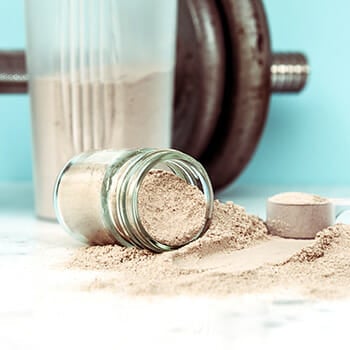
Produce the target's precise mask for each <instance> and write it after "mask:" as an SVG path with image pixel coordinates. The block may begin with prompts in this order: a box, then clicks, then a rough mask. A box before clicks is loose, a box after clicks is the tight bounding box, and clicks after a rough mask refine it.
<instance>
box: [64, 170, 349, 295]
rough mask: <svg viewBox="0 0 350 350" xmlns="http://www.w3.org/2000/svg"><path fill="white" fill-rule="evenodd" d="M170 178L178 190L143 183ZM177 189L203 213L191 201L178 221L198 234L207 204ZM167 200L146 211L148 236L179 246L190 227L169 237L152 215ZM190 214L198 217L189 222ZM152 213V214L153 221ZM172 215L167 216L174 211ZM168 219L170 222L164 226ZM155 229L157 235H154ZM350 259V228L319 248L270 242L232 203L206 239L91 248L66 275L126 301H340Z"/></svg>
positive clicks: (330, 231) (319, 240) (321, 240)
mask: <svg viewBox="0 0 350 350" xmlns="http://www.w3.org/2000/svg"><path fill="white" fill-rule="evenodd" d="M164 177H168V179H169V181H170V182H172V181H174V182H177V180H176V181H175V179H173V178H172V176H171V175H168V174H164V172H163V173H162V172H159V171H156V172H154V173H153V179H152V178H149V179H148V180H149V181H151V183H150V182H147V181H146V182H145V184H144V189H147V188H148V189H150V187H149V186H151V187H152V186H153V184H152V182H153V181H154V179H155V178H156V179H157V181H158V180H159V181H161V178H164ZM146 179H147V178H146ZM169 186H174V185H169ZM177 186H179V188H182V194H181V196H180V197H179V198H181V200H182V201H183V202H186V200H187V199H186V198H184V197H186V196H187V195H188V196H189V197H191V198H193V199H194V201H195V203H197V204H196V205H197V206H198V207H200V208H201V209H198V211H197V212H196V209H194V208H193V207H192V208H191V202H190V201H188V202H187V203H186V205H185V207H187V209H185V210H183V209H181V208H178V210H179V212H178V213H177V214H175V218H176V216H178V217H177V219H179V218H181V217H186V218H187V220H188V222H189V223H191V225H190V226H192V227H195V226H196V223H198V224H199V223H200V220H198V221H196V220H197V219H198V217H200V215H199V214H202V212H201V210H203V202H202V200H201V199H200V196H197V195H198V193H196V190H194V189H193V188H188V187H192V186H190V185H188V184H186V183H181V182H178V183H177ZM182 186H183V187H182ZM186 186H187V188H186ZM172 188H174V187H172ZM163 189H164V187H163ZM146 192H147V191H145V192H142V191H141V192H140V197H141V198H140V199H139V200H140V208H139V209H141V206H142V205H143V204H142V205H141V203H145V202H144V201H147V199H148V198H149V197H148V195H149V194H147V193H146ZM163 195H164V194H162V191H160V190H159V192H158V193H156V194H154V196H155V197H154V198H158V199H159V200H160V203H158V204H157V205H156V206H152V207H146V209H145V210H144V211H143V215H145V217H147V220H150V221H147V224H146V222H145V226H146V225H150V226H148V229H149V230H150V231H152V230H153V231H152V233H153V234H154V235H155V236H157V237H159V239H167V237H170V238H171V237H172V238H175V239H176V240H178V239H180V240H181V239H182V238H183V237H187V236H186V234H185V235H182V236H181V234H180V233H182V232H191V230H187V229H186V230H183V231H182V230H181V229H180V228H181V226H182V225H183V224H184V226H185V227H186V225H188V222H187V223H183V222H180V227H179V228H176V229H174V228H173V227H172V228H171V232H170V233H171V234H169V235H168V236H167V235H164V233H165V232H166V230H164V228H165V226H162V225H159V223H158V222H154V221H153V220H155V219H154V218H151V216H152V215H151V214H152V211H153V210H156V208H161V207H162V206H163V204H162V203H161V202H162V200H161V198H163V200H164V198H165V197H163ZM143 196H144V198H142V197H143ZM152 196H153V194H152ZM156 202H157V201H156ZM170 202H171V201H170ZM153 205H154V204H153ZM172 205H174V203H173V204H172ZM192 209H194V212H195V215H194V217H192V216H191V210H192ZM147 210H150V211H149V212H148V213H147ZM169 210H170V211H169V212H168V214H169V213H170V212H171V210H172V208H169ZM140 211H141V210H140ZM164 218H166V216H165V217H163V218H162V219H161V221H162V220H164ZM175 218H174V220H175ZM145 221H146V220H145ZM152 225H155V226H157V227H158V228H156V229H154V228H153V227H152ZM171 225H173V223H171ZM160 227H161V228H162V229H161V230H159V228H160ZM178 229H180V230H179V231H177V230H178ZM179 232H180V233H179ZM349 257H350V226H347V225H342V224H338V225H335V226H332V227H329V228H327V229H325V230H323V231H321V232H319V233H318V234H317V236H316V238H315V239H314V240H300V239H299V240H293V239H285V238H281V237H275V236H272V235H270V234H269V233H268V231H267V228H266V225H265V223H264V222H263V221H262V220H261V219H259V218H257V217H255V216H252V215H249V214H247V213H246V211H245V209H244V208H242V207H240V206H238V205H236V204H234V203H232V202H227V203H221V202H219V201H215V203H214V212H213V218H212V222H211V224H210V227H209V229H208V231H207V232H206V234H205V235H204V236H203V237H201V238H200V239H198V240H196V241H193V242H191V243H190V244H188V245H186V246H184V247H182V248H180V249H178V250H174V251H171V252H166V253H162V254H155V253H152V252H150V251H146V250H140V249H137V248H123V247H120V246H102V247H101V246H95V247H86V248H81V249H79V250H78V251H77V252H76V253H75V255H74V256H73V258H72V260H71V261H70V262H69V266H68V267H69V268H72V269H83V270H93V271H96V270H99V271H100V273H99V275H98V277H94V279H93V280H92V281H91V282H89V283H87V284H84V286H83V289H85V290H97V289H107V290H109V291H112V292H115V293H123V294H128V295H163V296H170V295H179V294H186V295H210V296H219V295H229V294H245V293H261V292H263V293H264V292H266V293H270V292H273V291H286V290H288V291H296V292H299V293H302V294H305V295H308V296H311V297H321V298H335V297H346V296H350V290H349V285H350V258H349ZM113 271H115V274H114V273H113ZM107 272H108V273H107ZM111 274H112V276H111Z"/></svg>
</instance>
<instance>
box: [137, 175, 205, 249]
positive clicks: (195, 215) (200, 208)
mask: <svg viewBox="0 0 350 350" xmlns="http://www.w3.org/2000/svg"><path fill="white" fill-rule="evenodd" d="M138 210H139V215H140V218H141V222H142V224H143V226H144V228H145V229H146V231H147V232H148V233H149V234H150V235H151V236H152V237H153V238H155V239H156V240H157V241H158V242H161V243H164V244H167V245H172V246H179V245H183V244H185V243H187V242H189V241H191V240H192V239H193V238H195V237H196V236H197V233H198V232H199V231H201V229H202V228H203V227H204V225H205V212H206V205H205V198H204V196H203V193H202V192H201V191H200V190H199V189H198V188H197V187H195V186H189V185H188V184H187V182H186V181H184V180H183V179H181V178H179V177H178V176H176V175H174V174H172V173H169V172H166V171H162V170H152V171H150V172H149V173H148V174H147V176H146V177H145V178H144V180H143V182H142V184H141V187H140V191H139V199H138Z"/></svg>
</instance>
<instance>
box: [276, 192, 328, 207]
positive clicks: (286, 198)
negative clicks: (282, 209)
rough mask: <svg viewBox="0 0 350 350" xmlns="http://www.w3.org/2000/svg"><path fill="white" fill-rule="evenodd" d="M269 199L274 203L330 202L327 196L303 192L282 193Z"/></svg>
mask: <svg viewBox="0 0 350 350" xmlns="http://www.w3.org/2000/svg"><path fill="white" fill-rule="evenodd" d="M269 200H270V201H271V202H273V203H278V204H286V205H313V204H321V203H328V202H329V201H328V199H327V198H323V197H320V196H317V195H315V194H310V193H302V192H285V193H280V194H277V195H275V196H273V197H271V198H269Z"/></svg>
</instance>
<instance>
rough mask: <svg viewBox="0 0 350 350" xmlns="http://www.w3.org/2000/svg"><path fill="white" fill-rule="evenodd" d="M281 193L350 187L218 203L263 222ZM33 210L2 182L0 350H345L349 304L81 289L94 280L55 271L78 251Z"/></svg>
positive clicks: (233, 196)
mask: <svg viewBox="0 0 350 350" xmlns="http://www.w3.org/2000/svg"><path fill="white" fill-rule="evenodd" d="M287 190H304V191H311V192H315V193H319V194H322V195H326V196H331V197H337V196H341V197H346V196H349V197H350V188H302V189H300V188H299V189H296V188H288V187H284V188H283V187H279V188H277V187H255V188H254V187H251V188H247V187H242V188H238V189H229V190H228V191H226V192H224V193H221V194H220V198H222V199H224V200H234V201H235V202H236V203H238V204H240V205H243V206H245V207H246V208H247V210H248V211H249V212H251V213H255V214H257V215H260V216H264V206H265V199H266V197H267V196H269V195H272V194H275V193H278V192H281V191H287ZM32 202H33V195H32V190H31V187H30V186H29V185H26V184H16V185H14V184H0V283H1V284H0V350H8V349H36V350H37V349H126V348H129V349H133V348H142V349H148V348H150V347H151V346H152V348H153V349H158V348H165V347H166V348H167V349H180V348H183V349H187V348H192V349H194V348H199V347H200V348H201V349H214V348H215V349H233V348H236V349H247V348H248V349H250V348H255V349H256V348H258V349H298V348H301V349H306V348H309V349H316V348H318V349H323V348H335V346H338V347H339V348H345V349H348V348H349V347H350V345H349V336H348V333H349V331H350V323H349V321H348V320H349V314H350V300H349V301H346V300H342V301H311V300H305V299H304V298H303V297H302V296H298V295H293V294H291V293H287V292H285V293H283V294H278V295H273V294H270V295H268V294H265V295H245V296H241V297H225V298H217V299H213V298H211V299H210V298H203V297H200V298H198V297H190V296H188V297H186V296H181V297H180V296H179V297H175V298H155V297H152V298H151V297H147V298H145V297H142V298H141V297H139V298H134V297H133V298H131V297H128V296H121V295H117V294H113V293H111V292H107V291H96V292H95V291H90V292H86V291H81V290H80V288H79V286H80V284H81V283H82V282H84V281H87V280H91V279H92V278H94V276H95V275H96V274H98V273H100V272H86V271H81V272H80V271H74V272H73V271H67V270H64V269H59V268H58V267H57V264H60V263H61V262H62V261H65V259H67V257H68V254H70V253H71V252H72V251H73V250H74V249H76V248H77V247H79V244H78V243H77V242H75V241H74V240H73V239H71V238H70V237H69V236H68V235H67V234H66V233H65V232H63V231H62V229H61V228H60V227H59V226H58V224H55V223H50V222H44V221H38V220H36V219H35V217H34V214H33V205H32ZM349 259H350V257H349ZM349 288H350V286H349Z"/></svg>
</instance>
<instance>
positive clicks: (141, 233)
mask: <svg viewBox="0 0 350 350" xmlns="http://www.w3.org/2000/svg"><path fill="white" fill-rule="evenodd" d="M160 165H161V166H165V167H166V168H167V169H169V171H170V172H172V173H173V174H174V175H176V176H178V177H180V178H181V179H183V180H184V181H186V182H187V183H188V184H190V185H193V186H196V187H197V188H199V189H200V190H201V191H202V192H203V195H204V198H205V215H204V218H203V225H202V226H201V228H200V229H199V230H198V232H196V233H195V234H194V235H193V236H191V238H190V239H189V240H186V241H185V242H184V243H182V244H178V245H171V244H166V243H164V242H162V241H160V240H157V239H156V238H155V237H153V236H152V235H151V234H150V233H149V232H148V231H147V230H146V228H145V227H144V225H143V223H142V220H141V217H140V213H139V207H138V202H139V191H140V188H141V184H142V182H143V180H144V178H145V176H146V175H147V174H148V173H149V171H150V170H152V169H156V168H157V167H159V166H160ZM120 180H121V182H120V183H121V184H122V185H121V186H120V187H117V188H116V193H115V198H116V199H117V200H116V208H115V210H116V213H117V216H118V222H119V224H120V225H121V226H122V230H124V232H127V234H128V238H129V239H130V240H131V241H132V242H133V244H134V245H136V246H138V247H140V248H147V249H149V250H152V251H154V252H158V253H160V252H164V251H170V250H174V249H178V248H180V247H182V246H185V245H187V244H188V243H190V242H193V241H195V240H196V239H198V238H200V237H201V236H203V235H204V233H205V232H206V230H207V229H208V227H209V224H210V221H211V218H212V213H213V202H214V193H213V189H212V186H211V182H210V179H209V176H208V174H207V172H206V171H205V169H204V168H203V166H202V165H201V164H200V163H199V162H197V161H196V160H195V159H193V158H192V157H190V156H188V155H186V154H184V153H182V152H179V151H176V150H171V149H165V150H149V152H147V153H145V154H144V155H143V156H142V157H141V158H139V159H138V160H137V161H136V162H133V166H129V167H128V169H127V171H124V172H123V175H122V178H121V179H120ZM126 201H128V202H129V203H130V204H131V205H126ZM120 208H124V210H118V209H120Z"/></svg>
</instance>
